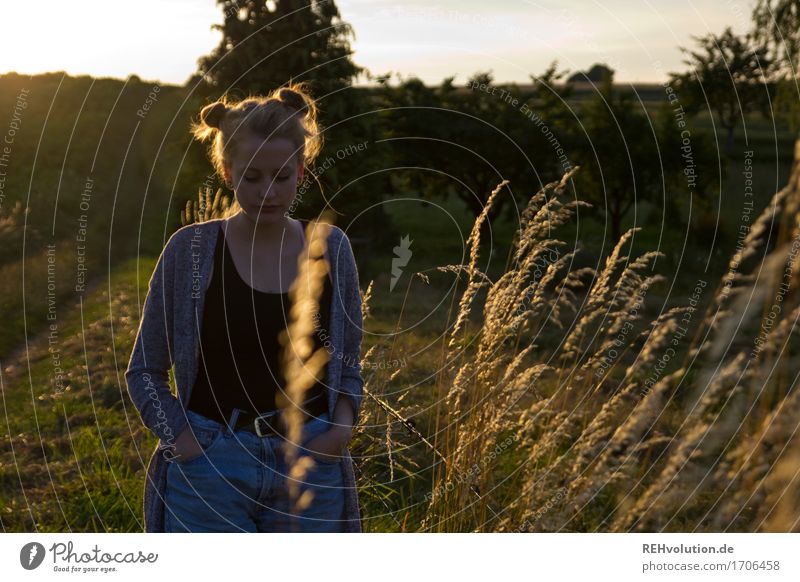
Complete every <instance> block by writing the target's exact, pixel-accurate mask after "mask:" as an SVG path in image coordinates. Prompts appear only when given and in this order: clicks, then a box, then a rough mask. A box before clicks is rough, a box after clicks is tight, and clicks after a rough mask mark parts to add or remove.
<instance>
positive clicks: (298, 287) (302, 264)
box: [276, 221, 330, 513]
mask: <svg viewBox="0 0 800 582" xmlns="http://www.w3.org/2000/svg"><path fill="white" fill-rule="evenodd" d="M329 232H330V226H329V225H328V224H326V223H325V222H319V221H309V222H308V226H307V227H306V244H305V246H304V248H303V250H302V251H301V253H300V256H299V257H298V273H297V278H296V279H295V280H294V282H293V283H292V286H291V288H290V290H289V301H290V303H291V308H290V312H289V322H288V325H287V327H286V330H284V331H283V332H282V333H281V336H280V342H281V346H282V353H281V359H282V361H283V366H284V368H283V369H284V373H285V375H286V386H285V392H281V393H280V394H278V395H277V397H276V405H277V406H278V407H279V408H282V409H283V413H282V414H283V418H284V419H285V422H286V427H287V431H286V437H287V438H286V440H285V441H284V443H283V445H284V453H285V458H286V461H287V464H288V466H289V471H288V476H287V483H288V487H289V497H290V499H291V500H292V509H293V512H295V513H300V512H302V511H303V510H304V509H305V508H307V507H308V505H309V504H310V503H311V502H312V501H313V495H314V494H313V491H312V490H311V489H306V490H305V491H303V493H302V494H301V493H300V488H301V487H300V485H301V483H302V482H303V481H304V479H305V476H306V474H307V472H308V470H309V469H311V468H312V467H313V466H314V462H315V461H314V460H313V459H312V458H311V457H310V456H309V455H302V456H301V455H299V454H298V449H299V443H300V442H301V440H302V433H303V423H304V422H305V420H306V415H305V413H304V412H303V411H302V410H301V404H302V403H303V402H305V400H306V392H308V390H309V389H311V387H313V386H314V384H315V383H316V382H317V381H318V380H324V378H323V377H322V376H323V374H322V372H323V370H324V368H325V364H326V362H327V361H328V350H327V349H326V348H325V347H324V346H323V347H321V348H319V349H316V350H315V349H314V331H315V320H314V314H315V313H317V311H318V310H319V298H320V297H321V295H322V292H323V288H324V286H325V277H327V273H328V265H327V263H326V261H325V257H324V255H325V250H326V246H327V238H328V234H329Z"/></svg>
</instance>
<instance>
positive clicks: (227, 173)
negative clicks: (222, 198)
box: [222, 166, 233, 190]
mask: <svg viewBox="0 0 800 582" xmlns="http://www.w3.org/2000/svg"><path fill="white" fill-rule="evenodd" d="M222 175H223V180H224V181H225V185H226V186H227V187H228V188H230V189H231V190H233V182H232V180H231V169H230V168H229V167H228V166H224V167H223V169H222Z"/></svg>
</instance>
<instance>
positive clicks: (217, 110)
mask: <svg viewBox="0 0 800 582" xmlns="http://www.w3.org/2000/svg"><path fill="white" fill-rule="evenodd" d="M227 112H228V107H227V105H225V104H224V103H223V102H222V101H217V102H215V103H211V104H209V105H206V106H205V107H203V109H202V110H201V111H200V119H202V120H203V123H205V124H206V125H207V126H209V127H214V128H216V129H219V126H220V123H222V118H223V117H225V114H226V113H227Z"/></svg>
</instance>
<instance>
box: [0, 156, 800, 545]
mask: <svg viewBox="0 0 800 582" xmlns="http://www.w3.org/2000/svg"><path fill="white" fill-rule="evenodd" d="M792 180H794V182H793V189H787V190H786V191H785V192H784V196H783V197H776V198H775V199H774V200H771V201H772V202H774V204H775V207H776V208H777V209H778V216H780V217H782V226H781V229H780V232H781V239H780V240H781V241H783V242H786V241H788V240H791V239H792V237H794V236H800V231H799V230H798V224H797V222H796V220H795V217H796V216H797V209H798V206H800V189H799V188H800V175H798V170H797V168H795V173H794V174H793V177H792ZM564 186H565V184H564V183H561V184H559V183H553V184H549V185H548V186H547V187H546V188H545V190H543V191H542V192H539V193H537V194H535V195H534V196H532V197H531V199H530V202H529V205H528V207H527V208H526V209H525V213H524V214H523V221H522V225H521V227H522V229H523V230H524V236H523V237H522V238H521V239H520V241H521V244H520V245H517V246H514V247H512V246H510V240H509V241H507V243H506V244H507V245H509V246H506V247H505V248H503V247H502V245H501V250H499V251H497V255H496V258H497V260H495V261H488V262H487V261H486V259H485V256H486V255H485V254H486V251H487V249H488V245H487V244H486V241H485V240H481V239H480V233H481V229H480V223H481V221H482V220H483V217H479V218H478V220H476V221H472V220H471V219H470V217H469V215H468V214H466V212H465V209H463V208H461V209H459V208H458V205H457V204H456V203H453V204H452V207H451V208H449V209H448V212H449V213H450V214H451V215H452V216H454V217H455V218H456V222H457V223H459V224H460V225H461V226H463V227H464V232H465V234H466V236H465V237H464V238H465V239H466V244H465V248H466V252H465V253H462V245H461V244H460V243H459V244H455V243H447V244H445V245H443V244H441V243H440V242H439V241H441V240H442V238H444V239H450V238H452V237H442V233H441V231H440V230H438V228H440V227H437V226H435V225H434V224H433V223H429V226H427V227H425V226H424V225H425V224H426V223H420V222H415V221H414V213H413V212H411V211H405V210H403V209H401V208H399V206H400V205H391V206H395V207H396V208H395V209H393V210H392V214H391V218H392V221H393V222H394V224H395V226H396V227H397V230H398V231H399V232H401V233H403V234H405V233H406V232H413V233H414V235H413V236H414V239H415V243H414V245H413V246H412V248H413V249H414V252H415V254H414V259H415V260H414V261H413V262H412V263H410V264H409V266H408V267H407V269H406V270H405V271H404V273H403V276H402V277H401V279H400V282H399V283H398V285H397V287H395V289H394V290H393V291H391V292H390V291H389V290H388V289H389V272H390V270H391V260H390V259H391V255H390V254H386V253H384V255H383V257H382V256H380V254H379V253H378V252H377V251H376V252H375V253H373V255H372V256H371V257H370V259H369V261H367V262H366V263H365V264H364V265H363V271H362V272H367V271H368V272H370V273H377V275H376V276H375V277H369V278H364V277H363V276H362V286H363V287H364V288H365V290H366V288H367V286H369V287H370V289H369V292H368V293H365V326H366V330H367V333H365V339H364V345H363V349H362V358H363V363H364V369H363V375H364V379H365V393H366V397H365V401H364V407H363V409H362V412H363V414H362V417H361V422H360V424H359V426H358V427H357V429H356V434H355V436H354V439H353V442H352V443H351V447H350V448H351V453H352V455H353V457H354V459H355V460H356V469H357V471H356V475H357V478H358V482H359V491H360V499H361V503H362V513H363V525H364V529H365V530H366V531H464V532H468V531H521V530H525V531H798V524H799V523H800V506H799V504H798V503H797V499H800V491H798V488H797V487H798V486H797V483H796V479H793V477H794V475H796V473H797V470H798V469H800V457H798V456H797V455H796V454H793V453H792V452H793V451H796V450H797V445H798V444H800V443H798V441H797V438H796V437H795V436H794V430H795V429H796V426H797V418H798V414H799V413H800V397H799V396H798V392H797V391H796V390H794V389H793V385H792V384H791V381H792V380H791V379H792V378H794V377H795V375H796V374H797V372H798V370H797V368H798V365H800V360H798V359H797V357H796V355H797V352H798V351H799V350H800V345H798V342H797V338H796V333H795V332H794V326H793V325H792V322H793V318H795V317H796V316H797V315H798V314H800V307H798V305H800V296H799V295H798V294H797V292H796V290H795V289H796V284H797V280H796V279H797V276H796V275H795V278H794V279H792V285H791V292H790V293H789V294H787V295H786V297H785V298H784V299H783V300H782V310H781V312H780V315H779V317H778V318H777V320H776V321H775V325H774V326H773V327H772V328H771V330H770V333H769V334H768V335H767V336H766V337H765V338H764V342H763V350H761V351H760V352H759V353H758V354H753V353H752V348H753V338H754V337H756V336H757V332H758V330H759V326H760V325H761V323H762V322H763V316H764V313H765V312H767V311H768V310H769V305H770V304H771V303H772V301H773V299H772V298H773V297H774V294H775V288H774V280H771V279H769V278H766V277H765V275H766V274H768V273H769V272H773V273H777V274H780V272H781V269H782V268H783V267H784V265H785V261H784V260H781V255H780V253H781V252H782V251H785V249H786V247H785V246H784V247H782V246H780V245H776V242H775V240H774V238H773V239H772V240H771V241H770V242H769V243H767V241H766V236H765V233H766V232H767V230H766V227H767V226H768V225H769V220H768V219H769V215H768V213H766V214H762V216H761V219H760V222H758V223H756V224H754V227H755V228H753V230H752V231H751V232H750V234H749V238H748V240H747V244H746V246H745V248H746V250H747V252H748V253H750V255H749V256H746V257H743V258H742V260H741V261H739V260H737V262H736V264H737V265H738V267H737V269H738V272H740V273H742V274H745V275H746V274H750V273H760V275H759V277H752V278H749V279H748V278H747V277H743V278H739V279H737V280H736V281H734V284H733V286H732V288H731V292H730V293H726V292H723V290H724V287H717V284H718V283H720V281H719V279H710V276H709V279H710V280H709V287H708V289H707V291H706V293H705V294H704V296H703V299H702V302H701V304H700V305H699V306H698V309H697V310H696V311H694V312H690V311H688V309H687V305H686V302H685V301H678V302H677V303H678V305H677V307H670V306H669V305H666V306H664V308H663V310H662V309H661V303H662V302H663V300H664V299H665V298H666V290H667V289H668V287H667V286H666V283H667V282H666V280H665V277H664V276H663V275H659V273H657V272H652V271H651V270H650V267H651V265H652V261H653V260H654V259H655V258H658V255H657V254H655V253H653V252H648V251H646V250H638V249H639V248H640V246H641V248H645V249H646V248H647V247H646V246H645V244H646V242H652V240H651V239H648V238H647V236H644V235H648V233H645V232H643V231H628V232H627V233H626V235H625V236H623V238H622V239H621V240H620V241H614V246H613V247H612V248H611V249H610V250H611V252H610V254H609V255H608V256H607V257H604V261H603V262H601V263H595V262H593V261H592V260H586V259H584V260H583V261H582V262H574V263H573V262H571V259H572V258H573V256H572V254H571V253H572V249H571V246H570V245H569V244H565V245H562V246H559V248H561V249H562V252H561V253H560V254H559V255H558V259H557V260H556V261H555V262H553V263H552V264H550V267H547V266H545V268H544V269H539V271H538V272H539V274H538V275H537V276H535V277H534V276H533V273H534V272H536V267H537V266H539V267H541V264H542V263H541V259H542V257H543V256H545V255H546V253H547V249H548V248H552V247H553V246H554V245H555V246H558V243H557V240H556V239H553V238H551V237H553V233H554V232H555V233H558V234H559V237H560V239H561V240H566V241H570V240H572V238H571V236H572V234H574V232H575V231H574V225H573V221H574V216H575V211H576V208H578V206H577V204H578V203H576V202H575V201H571V200H570V199H569V197H568V194H567V193H565V188H564ZM734 187H735V185H734V184H731V185H730V188H731V189H732V191H733V189H734ZM498 192H500V190H498ZM491 203H492V202H490V204H491ZM762 203H763V204H762V206H763V207H764V208H768V207H769V204H767V203H765V201H764V200H763V199H762ZM551 227H555V231H553V230H551ZM499 230H502V228H501V229H499ZM564 235H566V236H564ZM634 235H636V236H637V237H638V238H637V241H638V245H640V246H636V247H635V248H631V241H632V240H633V236H634ZM648 236H649V235H648ZM501 238H502V237H501ZM456 240H457V239H456ZM581 240H583V238H581ZM590 250H591V248H590ZM509 254H510V255H512V257H513V259H514V261H513V264H514V265H515V268H514V269H513V270H507V271H506V270H502V269H501V270H500V271H499V272H495V273H494V274H493V275H492V276H487V273H485V272H484V271H483V270H482V268H483V267H484V265H487V264H488V265H490V267H492V266H493V265H499V264H500V263H503V264H504V263H505V262H506V256H507V255H509ZM500 258H502V260H500ZM387 263H388V264H387ZM154 264H155V259H148V260H144V261H142V262H141V263H140V264H139V265H138V271H137V262H136V260H135V259H134V260H130V261H128V262H125V263H122V264H119V265H117V266H115V267H114V270H113V271H112V276H111V280H110V282H109V284H103V285H100V286H99V287H96V288H95V289H94V290H93V291H92V292H91V293H90V294H89V295H87V297H86V298H85V300H84V302H83V310H82V311H81V310H63V311H62V312H60V315H59V343H58V347H59V349H60V356H61V365H62V367H63V368H64V369H65V370H66V371H67V382H66V389H65V390H64V391H63V392H60V393H59V392H56V391H54V385H53V381H52V373H53V363H52V356H51V354H49V353H48V351H47V338H46V336H44V335H39V336H37V337H32V338H30V340H29V342H28V343H29V346H30V352H29V360H25V359H19V360H17V361H14V362H10V363H9V362H4V368H3V369H2V389H3V390H2V397H3V399H2V407H3V410H2V412H3V419H4V421H5V426H6V430H5V431H4V432H5V434H4V437H3V439H2V442H1V444H0V523H1V524H2V527H3V530H4V531H141V529H142V516H141V501H142V500H141V494H142V487H143V482H144V468H145V465H146V461H147V458H148V457H149V454H150V452H151V451H152V449H153V448H154V446H155V439H154V437H153V436H152V435H151V434H150V433H149V432H148V431H146V429H144V428H143V427H142V425H141V423H140V421H139V419H138V417H137V415H136V411H135V410H134V409H133V407H132V406H131V405H130V401H129V400H128V396H127V393H126V390H125V385H124V378H123V371H124V369H125V367H126V365H127V359H128V356H129V354H130V351H131V348H132V345H133V340H134V336H135V333H136V329H137V324H138V318H139V313H140V308H141V305H140V302H141V300H143V298H144V292H145V290H146V285H147V278H148V276H149V274H150V273H151V272H152V268H153V266H154ZM444 265H450V267H449V268H446V269H444V270H437V268H436V267H440V266H444ZM412 267H413V268H412ZM729 267H730V265H729V264H728V257H723V259H721V264H720V265H719V266H718V270H719V272H720V273H722V272H727V270H728V269H729ZM360 268H362V265H360ZM417 273H422V275H418V274H417ZM694 275H695V274H694V273H693V274H691V277H694ZM681 276H682V277H687V275H686V272H684V271H683V270H681ZM693 282H694V281H692V280H691V278H690V279H689V281H687V282H685V286H686V288H689V287H690V286H691V285H690V283H693ZM643 289H648V290H649V291H648V293H647V295H646V297H647V304H646V306H645V309H641V310H638V311H636V312H634V311H632V309H631V307H632V305H633V304H634V300H635V298H636V296H637V293H638V292H640V291H642V290H643ZM750 295H753V297H754V298H755V299H756V301H749V302H748V298H749V297H750ZM367 297H369V298H368V299H367ZM759 302H760V303H759ZM753 305H756V308H753V307H752V306H753ZM687 313H691V314H692V328H693V331H695V332H697V333H696V334H694V333H690V334H686V335H678V334H677V333H676V332H677V329H678V328H677V325H678V323H679V322H680V321H681V318H682V317H684V316H685V315H686V314H687ZM623 329H625V330H627V331H626V334H625V335H624V342H622V343H621V344H619V343H617V342H616V340H617V339H618V338H619V337H620V334H621V333H622V332H621V330H623ZM296 333H298V334H302V333H304V332H303V331H302V329H299V330H298V331H296ZM670 348H673V349H674V356H673V357H672V358H671V360H670V361H668V362H667V363H666V365H664V366H663V367H662V366H661V363H662V362H663V359H664V357H665V354H667V353H670V352H669V349H670ZM612 349H615V350H616V352H615V355H614V356H613V357H611V356H610V353H611V350H612ZM720 350H721V351H720ZM609 358H610V360H611V365H610V366H605V364H604V362H606V363H607V361H608V360H609ZM392 361H402V362H403V365H402V366H389V365H387V366H380V365H378V364H380V363H381V362H383V363H387V362H392ZM28 362H29V363H28ZM773 369H775V370H778V371H779V374H777V375H776V374H773V375H770V371H771V370H773ZM650 379H653V381H652V383H650V384H648V383H647V382H648V381H649V380H650ZM645 387H647V389H646V390H645Z"/></svg>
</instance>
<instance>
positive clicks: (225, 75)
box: [195, 0, 364, 95]
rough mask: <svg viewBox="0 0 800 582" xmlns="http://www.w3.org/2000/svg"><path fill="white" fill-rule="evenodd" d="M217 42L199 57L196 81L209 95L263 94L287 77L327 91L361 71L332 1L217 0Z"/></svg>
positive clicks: (317, 90)
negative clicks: (219, 13)
mask: <svg viewBox="0 0 800 582" xmlns="http://www.w3.org/2000/svg"><path fill="white" fill-rule="evenodd" d="M217 4H219V5H220V7H221V8H222V10H223V15H224V22H223V24H221V25H220V24H215V25H214V26H212V28H213V29H215V30H219V31H220V32H221V33H222V40H221V41H220V43H219V45H218V46H217V48H216V49H214V50H213V51H212V52H211V54H210V55H208V56H205V57H201V58H200V59H199V60H198V67H199V68H198V72H197V75H196V76H195V79H198V78H199V79H202V81H203V82H204V83H206V84H207V85H208V88H209V91H210V92H211V93H214V94H217V95H221V94H222V93H225V92H227V91H229V90H233V89H235V90H240V91H242V92H244V93H255V94H263V93H265V92H268V91H271V90H273V89H276V88H278V87H280V86H282V85H283V84H285V83H286V82H287V81H289V80H290V79H294V80H308V81H309V82H310V83H311V84H312V88H313V90H314V92H315V93H317V94H319V95H327V94H330V93H333V92H334V91H336V90H338V89H341V88H343V87H346V86H349V85H350V84H351V82H352V79H353V78H354V77H355V76H356V75H358V74H360V73H362V72H363V71H364V69H363V68H362V67H359V66H357V65H355V64H354V63H353V61H352V60H351V58H350V57H351V55H352V50H351V48H350V38H351V37H355V34H354V32H353V29H352V27H351V26H350V25H349V24H348V23H346V22H344V21H342V19H341V16H340V14H339V9H338V8H337V7H336V3H335V2H333V0H330V1H326V2H312V1H310V0H274V1H273V2H264V1H263V0H217Z"/></svg>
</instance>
